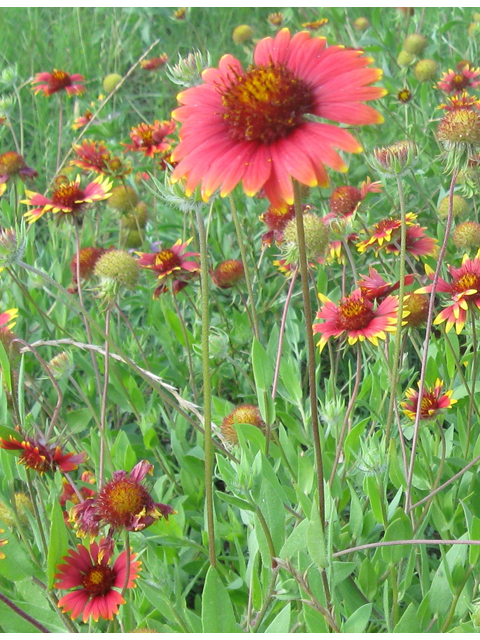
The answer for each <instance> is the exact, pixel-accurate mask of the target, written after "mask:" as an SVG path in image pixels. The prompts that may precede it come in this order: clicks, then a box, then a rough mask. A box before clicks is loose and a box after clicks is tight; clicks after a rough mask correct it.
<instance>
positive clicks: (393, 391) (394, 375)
mask: <svg viewBox="0 0 480 640" xmlns="http://www.w3.org/2000/svg"><path fill="white" fill-rule="evenodd" d="M397 189H398V199H399V202H400V219H401V224H402V226H401V231H400V274H399V281H400V286H399V289H398V311H397V328H396V332H395V343H394V347H393V363H392V371H391V381H390V399H389V403H388V413H387V422H386V425H385V453H388V449H389V447H390V438H391V429H392V422H393V410H394V406H395V401H396V397H397V383H398V370H399V364H400V363H399V360H400V348H401V344H402V320H403V299H404V296H405V256H406V246H407V217H406V216H407V213H406V209H405V194H404V191H403V185H402V181H401V179H400V176H397Z"/></svg>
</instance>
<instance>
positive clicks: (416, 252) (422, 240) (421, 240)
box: [382, 224, 438, 260]
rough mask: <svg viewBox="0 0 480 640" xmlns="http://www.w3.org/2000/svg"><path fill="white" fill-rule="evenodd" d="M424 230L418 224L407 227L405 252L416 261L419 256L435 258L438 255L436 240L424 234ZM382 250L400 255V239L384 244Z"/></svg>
mask: <svg viewBox="0 0 480 640" xmlns="http://www.w3.org/2000/svg"><path fill="white" fill-rule="evenodd" d="M426 228H427V227H421V226H420V225H419V224H413V225H412V226H411V227H407V233H406V242H405V251H406V252H407V253H409V254H410V255H411V256H413V257H414V258H415V259H416V260H418V258H419V256H436V255H437V253H438V243H437V240H436V239H435V238H430V236H426V235H425V234H424V231H425V229H426ZM392 239H393V238H392ZM382 249H383V250H384V251H386V252H387V253H394V254H395V255H398V254H399V253H400V238H395V239H394V242H390V243H388V244H384V245H383V247H382Z"/></svg>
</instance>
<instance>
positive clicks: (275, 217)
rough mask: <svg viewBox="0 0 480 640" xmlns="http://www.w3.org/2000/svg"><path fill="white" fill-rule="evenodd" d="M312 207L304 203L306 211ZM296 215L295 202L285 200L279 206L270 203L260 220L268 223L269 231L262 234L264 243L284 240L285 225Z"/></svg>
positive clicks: (278, 242)
mask: <svg viewBox="0 0 480 640" xmlns="http://www.w3.org/2000/svg"><path fill="white" fill-rule="evenodd" d="M310 208H311V207H309V206H308V205H303V211H304V213H305V212H307V211H309V210H310ZM294 217H295V207H294V206H293V204H287V203H286V202H284V203H283V204H281V205H280V206H278V207H274V206H273V205H270V206H269V207H268V209H267V210H266V211H265V213H262V215H261V216H260V220H261V221H262V222H263V223H264V224H266V225H267V227H268V231H267V232H266V233H264V234H263V235H262V242H263V244H268V245H270V244H272V242H273V241H275V242H276V243H277V244H281V243H282V242H283V232H284V230H285V227H286V226H287V224H288V223H289V222H290V220H292V219H293V218H294Z"/></svg>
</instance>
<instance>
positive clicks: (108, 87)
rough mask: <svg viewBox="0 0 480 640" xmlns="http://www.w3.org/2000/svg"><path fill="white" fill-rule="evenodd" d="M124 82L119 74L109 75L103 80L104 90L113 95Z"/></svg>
mask: <svg viewBox="0 0 480 640" xmlns="http://www.w3.org/2000/svg"><path fill="white" fill-rule="evenodd" d="M121 80H122V76H121V75H120V74H119V73H109V74H108V76H105V78H104V79H103V90H104V91H105V93H106V94H107V95H108V94H109V93H112V91H113V90H114V89H115V87H116V86H117V85H118V83H119V82H120V81H121Z"/></svg>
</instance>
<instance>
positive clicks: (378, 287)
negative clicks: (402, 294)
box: [357, 267, 414, 302]
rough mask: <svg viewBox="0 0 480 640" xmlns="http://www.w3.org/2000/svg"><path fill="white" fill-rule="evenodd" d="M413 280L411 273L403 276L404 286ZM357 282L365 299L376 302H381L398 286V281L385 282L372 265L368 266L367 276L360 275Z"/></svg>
mask: <svg viewBox="0 0 480 640" xmlns="http://www.w3.org/2000/svg"><path fill="white" fill-rule="evenodd" d="M413 280H414V276H413V275H407V276H405V278H404V284H405V286H408V285H410V284H412V282H413ZM357 284H358V286H359V287H360V291H361V292H362V295H363V296H364V297H365V298H367V300H372V301H373V300H376V301H377V302H381V301H382V300H383V299H384V298H386V297H387V296H388V295H390V294H391V293H393V292H394V291H396V290H397V289H398V288H399V287H400V281H397V282H395V283H394V284H392V283H391V282H387V281H386V280H384V279H383V278H382V276H381V275H380V274H379V273H378V271H377V270H376V269H374V268H373V267H368V276H361V280H358V281H357Z"/></svg>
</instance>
